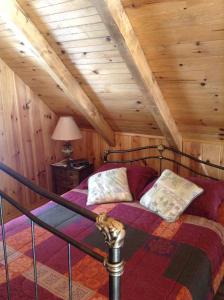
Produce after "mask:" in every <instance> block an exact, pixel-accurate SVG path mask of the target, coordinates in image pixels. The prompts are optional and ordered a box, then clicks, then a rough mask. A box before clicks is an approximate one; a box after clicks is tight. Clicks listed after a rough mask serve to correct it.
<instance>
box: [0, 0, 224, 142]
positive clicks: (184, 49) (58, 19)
mask: <svg viewBox="0 0 224 300" xmlns="http://www.w3.org/2000/svg"><path fill="white" fill-rule="evenodd" d="M99 1H103V0H99ZM17 2H18V3H19V4H20V5H21V7H22V8H23V10H24V11H25V12H26V13H27V14H28V16H29V18H30V19H31V20H32V22H33V23H34V24H35V25H36V27H37V28H38V29H39V31H40V32H41V33H42V35H43V36H44V38H45V39H46V40H47V41H48V43H49V44H50V46H51V48H52V49H53V50H54V51H55V52H56V54H57V55H58V56H59V57H60V59H61V60H62V62H63V63H64V65H65V66H66V67H67V69H68V70H69V71H70V72H71V73H72V75H73V76H74V78H76V79H77V81H78V82H79V83H80V85H81V87H82V88H83V90H84V91H85V93H86V94H87V95H88V97H89V98H90V99H91V100H92V102H93V103H94V104H95V106H96V107H97V108H98V110H99V111H100V112H101V113H102V114H103V116H104V118H105V119H106V121H107V122H108V124H109V125H110V126H111V127H112V128H113V130H115V131H126V132H133V133H144V134H153V135H161V130H160V129H159V126H158V125H157V123H156V121H155V119H154V117H153V116H152V115H151V113H150V112H151V110H150V108H149V107H148V106H147V105H146V104H145V100H144V97H145V95H144V91H143V90H142V89H141V87H140V86H139V84H138V81H136V78H134V76H133V73H132V72H131V70H130V67H129V65H128V64H127V62H126V60H125V58H123V56H122V53H121V52H120V47H119V44H118V41H117V40H116V38H113V37H112V36H111V34H110V32H109V31H108V29H107V26H106V24H105V22H103V21H102V18H101V16H100V15H99V13H98V11H97V9H96V7H95V6H94V4H93V3H94V1H93V2H92V1H88V0H70V1H69V0H18V1H17ZM122 4H123V6H124V8H125V12H126V13H127V15H128V18H129V20H130V23H131V25H132V27H133V29H134V31H135V34H136V35H137V38H138V40H139V42H140V45H141V47H142V49H143V51H144V54H145V56H146V59H147V61H148V64H149V66H150V67H151V70H152V72H153V74H154V76H155V79H156V80H157V82H158V84H159V87H160V89H161V91H162V94H163V96H164V99H165V101H166V103H167V104H168V107H169V109H170V112H171V115H172V118H174V120H175V121H176V123H177V127H178V129H179V131H180V132H181V134H182V136H183V137H195V138H200V139H205V138H206V139H216V140H222V139H224V88H223V82H224V56H223V55H224V52H223V50H224V1H223V0H212V1H211V0H197V1H195V0H179V1H178V0H176V1H174V0H169V1H168V0H167V1H166V0H148V1H147V0H136V1H135V0H122ZM0 56H1V58H2V59H3V60H4V61H5V62H6V63H7V64H8V65H9V66H10V67H11V68H12V69H13V70H14V71H15V72H16V73H17V74H18V75H19V76H20V77H21V78H22V79H23V80H24V81H25V82H26V83H27V84H28V85H29V86H30V87H31V88H32V89H33V91H34V92H35V93H36V94H37V95H39V97H41V98H42V99H43V100H44V101H45V102H46V103H47V104H48V105H49V107H50V108H51V109H53V110H54V111H55V112H56V113H59V114H67V113H71V112H72V113H74V115H75V118H76V120H77V122H78V124H79V125H80V126H81V127H89V126H90V124H89V122H88V121H86V119H85V118H84V117H83V116H82V115H81V114H80V113H79V112H78V110H76V109H74V107H73V106H71V103H70V101H69V99H68V97H67V96H66V94H65V93H64V92H63V91H62V89H61V87H60V86H59V85H58V84H57V83H56V82H55V81H54V80H53V79H52V78H51V77H50V76H49V74H48V73H47V72H46V70H45V68H43V67H42V65H40V63H39V62H38V61H37V59H36V57H35V55H34V54H33V53H32V51H31V50H30V49H28V48H27V46H26V45H24V43H23V41H22V40H21V39H20V36H18V35H16V34H15V33H14V31H11V29H10V28H9V26H8V25H7V24H6V23H5V22H4V21H3V19H0Z"/></svg>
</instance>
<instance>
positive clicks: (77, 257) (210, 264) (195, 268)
mask: <svg viewBox="0 0 224 300" xmlns="http://www.w3.org/2000/svg"><path fill="white" fill-rule="evenodd" d="M64 197H66V198H67V199H69V200H70V201H72V202H75V203H77V204H80V205H81V206H85V203H86V191H84V190H73V191H70V192H68V193H66V194H65V195H64ZM89 208H90V209H91V210H93V211H95V212H96V213H99V212H102V211H107V212H108V213H109V215H111V216H113V217H115V218H117V219H118V220H120V221H122V222H123V223H124V224H125V227H126V232H127V235H126V239H125V245H124V249H123V257H124V260H125V262H126V263H125V272H124V274H123V276H122V299H123V300H136V299H141V300H146V299H147V300H163V299H164V300H165V299H166V300H168V299H169V300H173V299H178V300H191V299H193V300H206V299H212V298H213V296H214V294H215V292H216V291H217V288H218V286H219V284H220V281H221V279H222V277H223V274H224V228H223V227H222V225H220V224H218V223H215V222H213V221H209V220H207V219H204V218H199V217H195V216H191V215H183V216H182V217H181V218H180V219H179V220H178V221H177V222H175V223H167V222H164V221H163V220H162V219H161V218H160V217H158V216H156V215H154V214H152V213H150V212H148V211H146V210H144V209H143V208H142V207H141V206H140V205H139V204H138V203H132V204H130V203H129V204H127V203H119V204H104V205H98V206H91V207H89ZM34 213H35V214H36V215H38V216H39V217H40V218H41V219H42V220H44V221H45V222H47V223H49V224H51V225H53V226H55V227H57V228H58V229H60V230H61V231H63V232H66V233H67V234H69V235H70V236H71V237H73V238H75V239H77V240H79V241H82V242H84V243H85V244H86V245H88V246H89V247H91V248H93V249H95V250H97V251H99V252H100V253H102V254H103V253H106V248H105V245H104V241H103V237H102V234H101V233H99V232H98V230H97V229H96V227H95V225H94V223H93V222H91V221H89V220H86V219H85V218H83V217H81V216H79V215H77V214H75V213H73V212H71V211H69V210H67V209H65V208H63V207H61V206H59V205H57V204H54V203H52V202H49V203H48V204H47V205H44V206H42V207H41V208H39V209H37V210H35V211H34ZM35 233H36V254H37V261H38V263H37V269H38V294H39V299H40V300H48V299H49V300H53V299H55V300H56V299H68V267H67V245H66V243H65V242H64V241H62V240H60V239H59V238H57V237H55V236H53V235H52V234H50V233H48V232H47V231H46V230H44V229H41V228H40V227H38V226H35ZM6 235H7V251H8V260H9V272H10V289H11V293H12V299H15V300H17V299H19V300H31V299H35V298H34V276H33V260H32V251H31V229H30V222H29V220H28V219H27V218H26V217H24V216H23V217H20V218H17V219H16V220H13V221H11V222H9V223H8V224H7V225H6ZM0 240H1V237H0ZM72 275H73V295H74V297H73V298H74V299H76V300H93V299H99V300H105V299H107V295H108V275H107V272H106V271H105V269H104V267H103V266H102V265H101V264H100V263H99V262H97V261H95V260H94V259H92V258H91V257H89V256H88V255H85V254H83V253H82V252H80V251H79V250H77V249H72ZM6 295H7V294H6V280H5V271H4V259H3V250H2V241H0V299H4V300H5V299H7V296H6Z"/></svg>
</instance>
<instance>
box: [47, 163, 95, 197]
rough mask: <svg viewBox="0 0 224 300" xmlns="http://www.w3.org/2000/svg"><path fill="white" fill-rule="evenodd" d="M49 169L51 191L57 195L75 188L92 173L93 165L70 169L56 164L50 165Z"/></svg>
mask: <svg viewBox="0 0 224 300" xmlns="http://www.w3.org/2000/svg"><path fill="white" fill-rule="evenodd" d="M51 168H52V179H53V191H54V193H56V194H59V195H61V194H64V193H65V192H67V191H69V190H71V189H73V188H75V187H76V186H77V185H79V184H80V183H81V181H82V180H84V179H85V178H86V177H88V176H89V175H91V173H93V164H89V165H88V166H83V167H78V168H75V167H74V168H71V167H67V166H64V165H60V163H56V164H52V165H51Z"/></svg>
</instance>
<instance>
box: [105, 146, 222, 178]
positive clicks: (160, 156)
mask: <svg viewBox="0 0 224 300" xmlns="http://www.w3.org/2000/svg"><path fill="white" fill-rule="evenodd" d="M150 149H156V150H157V151H158V154H157V155H148V156H141V154H142V153H141V151H142V150H150ZM137 151H139V155H138V157H137V158H133V159H120V160H116V159H109V156H111V155H112V154H127V153H130V152H137ZM165 151H170V152H171V153H173V154H176V155H175V156H174V158H169V157H167V156H166V155H165V154H164V152H165ZM181 157H186V158H188V159H189V160H192V161H194V162H197V163H198V164H199V165H201V166H202V169H203V170H204V174H203V173H201V172H199V171H197V170H194V169H192V168H191V167H189V166H187V165H185V164H183V163H182V161H181ZM148 159H156V160H159V172H160V173H161V171H162V162H163V160H165V161H170V162H173V163H174V164H175V165H176V166H177V167H182V168H185V169H187V170H189V171H191V172H192V173H193V174H195V175H199V176H203V177H207V178H211V179H214V180H219V179H218V178H215V177H213V176H209V175H208V174H207V172H206V168H205V166H209V167H213V168H215V169H219V170H222V171H224V166H219V165H216V164H213V163H211V162H210V161H209V160H206V161H204V160H201V159H199V158H197V157H194V156H193V155H190V154H187V153H184V152H181V151H179V150H177V149H174V148H172V147H168V146H165V145H152V146H145V147H138V148H131V149H125V150H106V151H105V152H104V162H106V163H133V162H138V161H143V162H146V160H148ZM203 166H204V168H203Z"/></svg>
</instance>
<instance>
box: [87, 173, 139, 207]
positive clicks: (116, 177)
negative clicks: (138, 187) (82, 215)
mask: <svg viewBox="0 0 224 300" xmlns="http://www.w3.org/2000/svg"><path fill="white" fill-rule="evenodd" d="M132 200H133V198H132V195H131V192H130V189H129V185H128V178H127V169H126V168H116V169H112V170H107V171H104V172H100V173H96V174H95V175H93V176H91V177H90V178H89V180H88V198H87V205H92V204H100V203H109V202H121V201H132Z"/></svg>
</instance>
